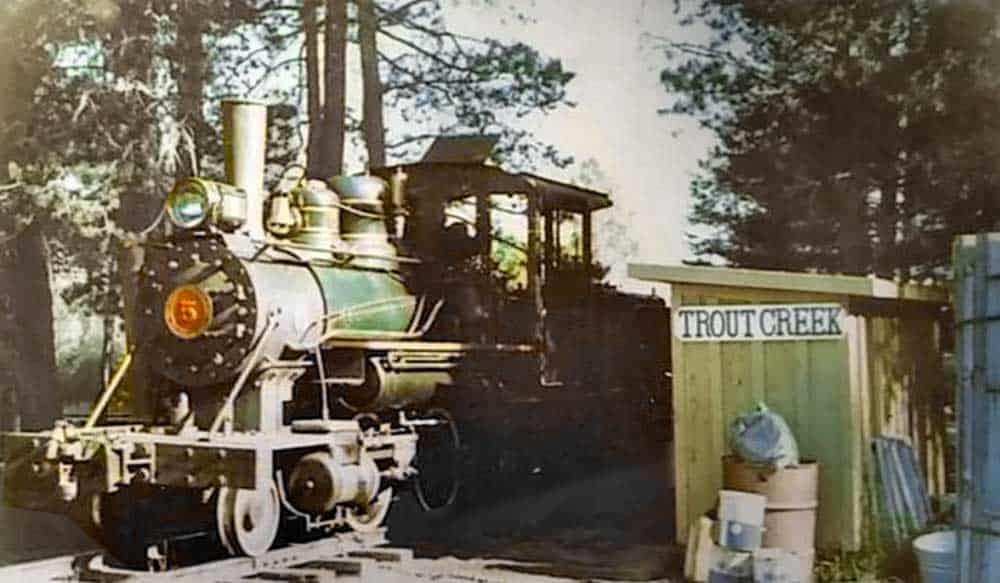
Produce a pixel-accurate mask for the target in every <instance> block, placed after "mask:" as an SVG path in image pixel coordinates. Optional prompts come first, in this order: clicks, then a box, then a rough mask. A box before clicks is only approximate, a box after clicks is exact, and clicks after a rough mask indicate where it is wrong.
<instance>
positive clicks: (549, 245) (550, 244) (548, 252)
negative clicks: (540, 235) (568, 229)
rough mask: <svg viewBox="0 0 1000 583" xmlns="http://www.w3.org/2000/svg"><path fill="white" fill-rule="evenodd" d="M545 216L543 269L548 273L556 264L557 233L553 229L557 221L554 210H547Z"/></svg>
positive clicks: (544, 212)
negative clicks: (554, 222)
mask: <svg viewBox="0 0 1000 583" xmlns="http://www.w3.org/2000/svg"><path fill="white" fill-rule="evenodd" d="M542 214H543V215H544V216H545V242H544V244H545V257H544V260H543V267H542V269H543V270H545V271H546V272H548V271H550V270H551V269H552V266H553V265H554V264H555V261H556V259H555V254H556V252H557V247H556V240H555V234H554V233H555V231H554V229H553V226H554V225H553V221H555V217H554V216H553V215H554V213H553V211H552V209H547V210H545V211H543V213H542Z"/></svg>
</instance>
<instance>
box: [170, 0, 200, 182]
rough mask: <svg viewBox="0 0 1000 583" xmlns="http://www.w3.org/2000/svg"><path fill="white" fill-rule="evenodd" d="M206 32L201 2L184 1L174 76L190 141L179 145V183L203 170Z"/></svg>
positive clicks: (179, 20) (180, 107)
mask: <svg viewBox="0 0 1000 583" xmlns="http://www.w3.org/2000/svg"><path fill="white" fill-rule="evenodd" d="M204 29H205V15H204V12H203V11H202V10H201V0H183V4H182V8H181V10H179V11H178V22H177V43H176V51H177V57H178V58H177V59H175V75H176V78H177V90H178V103H177V117H178V121H180V123H181V124H182V127H183V128H184V130H185V131H186V132H187V136H188V139H183V138H182V139H181V141H180V143H178V144H177V168H176V171H175V175H176V177H177V178H178V179H181V178H186V177H188V176H196V175H197V174H198V170H199V167H200V163H199V161H200V158H201V153H202V144H203V142H204V136H205V118H204V115H203V114H202V102H203V101H204V97H205V42H204V39H203V37H202V35H203V33H204V32H205V30H204Z"/></svg>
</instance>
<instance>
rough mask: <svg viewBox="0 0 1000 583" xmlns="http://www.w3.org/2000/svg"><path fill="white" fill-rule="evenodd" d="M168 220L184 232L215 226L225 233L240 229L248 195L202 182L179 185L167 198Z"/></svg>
mask: <svg viewBox="0 0 1000 583" xmlns="http://www.w3.org/2000/svg"><path fill="white" fill-rule="evenodd" d="M166 207H167V216H168V217H170V222H171V223H173V224H174V225H176V226H177V227H180V228H181V229H196V228H198V227H207V226H209V225H212V226H214V227H218V228H221V229H222V230H224V231H232V230H234V229H237V228H239V227H240V226H241V225H242V224H243V223H244V222H245V221H246V216H247V198H246V193H245V192H243V191H242V190H241V189H239V188H237V187H235V186H232V185H229V184H222V183H220V182H212V181H210V180H204V179H202V178H188V179H186V180H183V181H181V182H178V183H177V186H175V187H174V189H173V191H171V193H170V195H169V196H167V202H166Z"/></svg>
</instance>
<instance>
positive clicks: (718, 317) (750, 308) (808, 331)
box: [674, 304, 845, 342]
mask: <svg viewBox="0 0 1000 583" xmlns="http://www.w3.org/2000/svg"><path fill="white" fill-rule="evenodd" d="M844 318H845V313H844V307H843V306H841V305H840V304H787V305H779V304H762V305H743V306H725V305H720V306H686V307H682V308H678V309H676V310H675V311H674V335H675V336H677V338H678V339H680V340H681V341H682V342H740V341H755V340H758V341H759V340H827V339H829V340H835V339H838V338H842V337H843V336H844Z"/></svg>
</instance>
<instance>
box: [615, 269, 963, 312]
mask: <svg viewBox="0 0 1000 583" xmlns="http://www.w3.org/2000/svg"><path fill="white" fill-rule="evenodd" d="M628 274H629V277H634V278H636V279H642V280H646V281H656V282H660V283H671V284H674V283H676V284H692V285H716V286H726V287H741V288H750V289H771V290H786V291H798V292H814V293H824V294H844V295H851V296H863V297H870V298H876V299H887V300H914V301H923V302H933V303H946V302H948V290H947V289H946V288H944V287H942V286H936V285H921V284H912V283H907V284H900V283H896V282H893V281H889V280H887V279H880V278H877V277H859V276H855V275H829V274H822V273H800V272H791V271H768V270H762V269H737V268H731V267H702V266H691V265H652V264H646V263H630V264H629V266H628Z"/></svg>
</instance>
